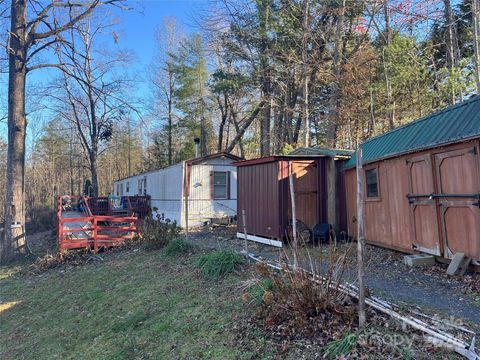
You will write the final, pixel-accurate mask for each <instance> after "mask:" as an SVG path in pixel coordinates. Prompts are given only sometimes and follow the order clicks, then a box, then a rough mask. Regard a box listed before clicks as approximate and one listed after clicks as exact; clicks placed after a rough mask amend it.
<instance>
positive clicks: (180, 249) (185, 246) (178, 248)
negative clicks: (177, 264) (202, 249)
mask: <svg viewBox="0 0 480 360" xmlns="http://www.w3.org/2000/svg"><path fill="white" fill-rule="evenodd" d="M192 249H193V245H192V244H191V243H189V242H188V241H187V240H185V239H183V238H178V239H173V240H172V241H170V242H169V243H168V244H167V246H165V255H167V256H179V255H181V254H185V253H187V252H189V251H191V250H192Z"/></svg>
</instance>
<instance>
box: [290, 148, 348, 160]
mask: <svg viewBox="0 0 480 360" xmlns="http://www.w3.org/2000/svg"><path fill="white" fill-rule="evenodd" d="M353 153H354V151H353V150H343V149H328V148H323V147H320V146H313V147H309V148H305V147H301V148H298V149H295V150H293V151H292V152H291V153H290V154H288V155H310V156H311V155H317V156H329V157H336V156H347V157H350V156H352V154H353Z"/></svg>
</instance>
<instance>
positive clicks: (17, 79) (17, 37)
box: [0, 0, 121, 263]
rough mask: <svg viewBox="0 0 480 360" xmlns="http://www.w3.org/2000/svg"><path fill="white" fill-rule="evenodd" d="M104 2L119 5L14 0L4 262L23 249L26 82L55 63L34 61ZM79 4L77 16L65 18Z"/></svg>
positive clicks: (97, 1) (0, 251)
mask: <svg viewBox="0 0 480 360" xmlns="http://www.w3.org/2000/svg"><path fill="white" fill-rule="evenodd" d="M103 4H112V5H113V4H116V5H119V6H120V4H121V2H120V0H104V1H100V0H93V1H86V2H72V1H70V0H67V1H61V0H55V1H51V2H50V3H47V4H45V3H42V2H39V1H31V2H29V1H27V0H11V5H10V20H11V21H10V31H9V33H8V44H7V50H8V58H9V60H8V68H9V74H8V78H9V82H8V151H7V152H8V155H7V190H6V198H5V226H4V228H5V232H4V236H3V239H2V242H1V247H0V261H1V262H2V263H5V262H8V261H10V260H12V259H13V257H14V256H15V254H16V253H24V252H25V246H24V245H25V191H24V182H25V137H26V130H27V129H26V128H27V119H26V116H25V87H26V78H27V73H28V72H30V71H32V70H35V69H41V68H45V67H49V66H52V65H51V64H46V63H34V60H35V58H36V56H37V55H38V54H39V53H41V52H43V51H45V50H48V49H51V48H52V46H53V45H54V44H55V42H56V41H57V35H58V34H61V33H62V32H64V31H65V30H68V29H70V28H71V27H72V26H73V25H75V24H76V23H78V21H80V20H81V19H83V18H85V17H86V16H88V15H89V14H91V13H92V12H93V11H94V9H95V8H96V7H98V6H99V5H103ZM74 9H76V10H77V11H76V12H75V14H76V15H74V16H67V17H65V18H66V20H64V21H62V15H65V14H69V13H70V14H71V13H72V11H73V10H74Z"/></svg>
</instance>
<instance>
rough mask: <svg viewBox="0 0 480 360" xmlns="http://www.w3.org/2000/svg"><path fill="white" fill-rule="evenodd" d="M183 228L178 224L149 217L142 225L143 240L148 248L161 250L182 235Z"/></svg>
mask: <svg viewBox="0 0 480 360" xmlns="http://www.w3.org/2000/svg"><path fill="white" fill-rule="evenodd" d="M180 232H181V228H180V227H179V226H177V223H176V222H166V221H162V220H160V219H154V218H152V217H147V218H146V219H145V220H144V222H143V225H142V239H143V242H144V243H145V244H146V245H147V248H149V249H152V250H157V249H161V248H163V247H164V246H166V245H167V244H168V243H169V242H170V241H171V240H173V239H175V238H177V237H178V236H179V235H180Z"/></svg>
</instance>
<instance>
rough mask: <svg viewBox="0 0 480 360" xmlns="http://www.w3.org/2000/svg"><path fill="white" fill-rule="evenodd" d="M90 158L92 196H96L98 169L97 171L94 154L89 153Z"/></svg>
mask: <svg viewBox="0 0 480 360" xmlns="http://www.w3.org/2000/svg"><path fill="white" fill-rule="evenodd" d="M89 160H90V176H91V177H92V196H98V171H97V156H96V154H93V153H90V154H89Z"/></svg>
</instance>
